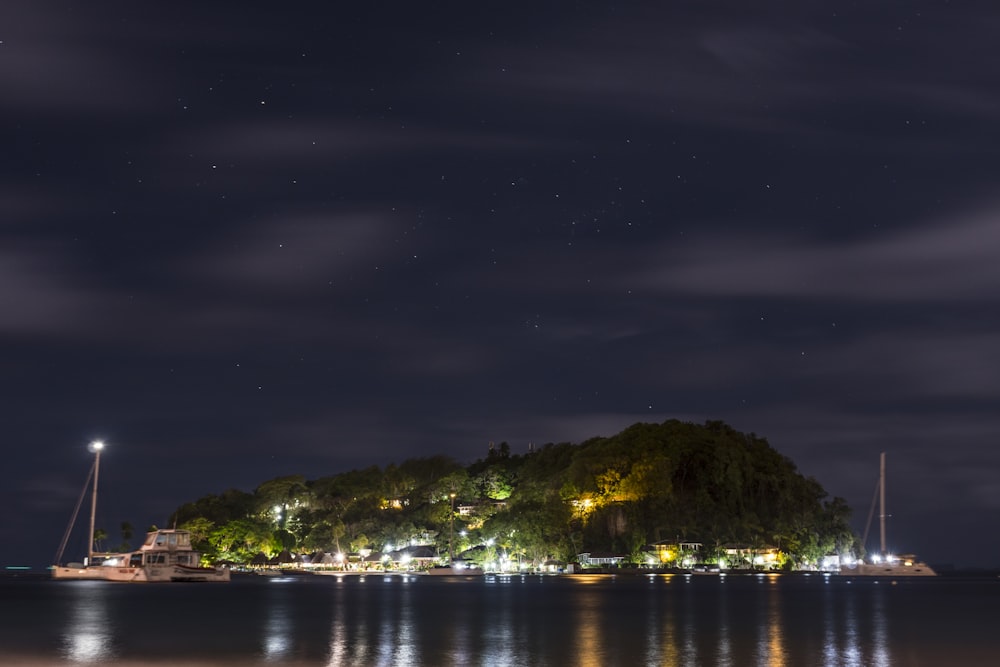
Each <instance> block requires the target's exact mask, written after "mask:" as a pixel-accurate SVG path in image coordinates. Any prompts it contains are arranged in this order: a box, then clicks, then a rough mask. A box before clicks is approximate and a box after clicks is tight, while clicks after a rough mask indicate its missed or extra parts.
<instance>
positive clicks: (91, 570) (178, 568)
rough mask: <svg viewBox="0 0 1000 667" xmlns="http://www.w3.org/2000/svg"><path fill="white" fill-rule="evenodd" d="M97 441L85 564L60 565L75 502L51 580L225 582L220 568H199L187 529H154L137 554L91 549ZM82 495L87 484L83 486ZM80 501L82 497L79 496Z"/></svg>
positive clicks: (226, 575)
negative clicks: (99, 551)
mask: <svg viewBox="0 0 1000 667" xmlns="http://www.w3.org/2000/svg"><path fill="white" fill-rule="evenodd" d="M103 448H104V445H103V444H102V443H100V442H95V443H92V444H91V450H92V451H93V452H94V454H95V456H94V467H93V468H92V469H91V476H89V477H88V478H87V482H88V485H89V483H90V481H91V477H92V478H93V495H92V497H91V505H90V535H89V541H88V546H89V551H88V555H87V560H86V562H85V563H69V564H68V565H59V564H58V563H59V562H60V561H61V560H62V554H63V551H64V550H65V548H66V542H67V540H68V538H69V534H70V531H71V530H72V528H73V524H74V523H75V522H76V516H77V514H78V513H79V510H80V504H81V503H80V502H78V503H77V506H76V511H74V512H73V518H72V519H70V523H69V526H68V527H67V528H66V533H65V535H64V536H63V541H62V544H61V545H60V546H59V553H58V554H57V555H56V559H55V560H56V563H57V564H56V565H53V566H52V568H51V569H52V578H53V579H79V580H91V581H119V582H129V583H154V582H181V581H192V582H226V581H229V578H230V572H229V569H228V568H223V567H202V566H201V564H200V563H201V554H199V553H198V552H197V551H195V550H194V548H193V547H192V546H191V533H190V532H189V531H186V530H177V529H166V530H153V531H150V532H149V533H147V534H146V540H145V542H143V544H142V546H141V547H139V549H138V550H137V551H132V552H126V553H97V552H95V551H94V550H93V546H94V515H95V512H96V509H97V476H98V472H99V470H100V461H101V450H102V449H103ZM83 491H84V494H85V493H86V491H87V485H84V489H83ZM80 500H81V501H82V500H83V494H81V496H80Z"/></svg>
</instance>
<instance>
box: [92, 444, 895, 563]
mask: <svg viewBox="0 0 1000 667" xmlns="http://www.w3.org/2000/svg"><path fill="white" fill-rule="evenodd" d="M96 482H97V478H96V477H95V478H94V483H95V486H96ZM878 524H879V532H880V533H881V535H880V537H881V542H882V543H881V546H882V557H883V558H885V555H886V553H888V552H887V551H886V548H885V452H882V455H881V457H879V469H878Z"/></svg>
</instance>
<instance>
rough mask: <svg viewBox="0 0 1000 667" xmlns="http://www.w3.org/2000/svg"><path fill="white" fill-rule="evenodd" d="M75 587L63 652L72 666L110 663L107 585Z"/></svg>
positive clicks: (111, 643) (111, 647)
mask: <svg viewBox="0 0 1000 667" xmlns="http://www.w3.org/2000/svg"><path fill="white" fill-rule="evenodd" d="M73 584H76V585H74V586H72V588H71V589H70V602H69V621H68V623H67V625H66V631H65V633H64V634H63V641H62V646H63V653H64V655H65V656H66V658H67V659H68V660H69V661H70V662H71V663H82V664H93V663H101V662H109V661H111V660H112V659H113V658H114V637H113V636H112V632H111V630H112V627H113V626H112V624H111V622H110V617H109V615H108V605H107V596H108V593H109V589H108V584H107V583H106V582H102V581H79V582H73ZM40 620H42V619H40Z"/></svg>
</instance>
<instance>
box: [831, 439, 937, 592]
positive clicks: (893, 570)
mask: <svg viewBox="0 0 1000 667" xmlns="http://www.w3.org/2000/svg"><path fill="white" fill-rule="evenodd" d="M875 491H876V493H877V497H878V507H879V517H878V518H879V532H880V538H881V540H880V545H879V546H880V550H879V553H877V554H875V555H873V556H872V557H871V561H870V562H865V561H863V560H859V561H857V562H856V563H854V564H853V565H842V566H841V568H840V574H846V575H850V576H862V577H874V576H887V577H936V576H937V572H935V571H934V570H933V568H931V566H930V565H927V563H923V562H921V561H919V560H917V557H916V556H914V555H912V554H905V555H894V554H891V553H889V550H888V549H887V548H886V546H885V518H886V513H885V452H882V455H881V457H880V459H879V476H878V486H877V487H876V489H875ZM874 511H875V498H872V506H871V510H870V511H869V512H868V523H867V525H866V526H865V533H864V536H863V537H862V538H861V543H862V544H864V543H865V542H866V541H867V539H868V529H869V528H871V523H872V514H873V513H874Z"/></svg>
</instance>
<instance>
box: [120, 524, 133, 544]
mask: <svg viewBox="0 0 1000 667" xmlns="http://www.w3.org/2000/svg"><path fill="white" fill-rule="evenodd" d="M121 529H122V546H121V550H122V551H128V550H129V549H131V547H130V546H129V542H128V541H129V540H131V539H132V524H131V523H129V522H128V521H122V525H121Z"/></svg>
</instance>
